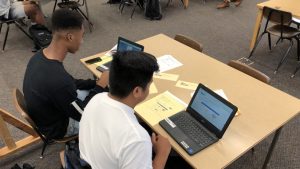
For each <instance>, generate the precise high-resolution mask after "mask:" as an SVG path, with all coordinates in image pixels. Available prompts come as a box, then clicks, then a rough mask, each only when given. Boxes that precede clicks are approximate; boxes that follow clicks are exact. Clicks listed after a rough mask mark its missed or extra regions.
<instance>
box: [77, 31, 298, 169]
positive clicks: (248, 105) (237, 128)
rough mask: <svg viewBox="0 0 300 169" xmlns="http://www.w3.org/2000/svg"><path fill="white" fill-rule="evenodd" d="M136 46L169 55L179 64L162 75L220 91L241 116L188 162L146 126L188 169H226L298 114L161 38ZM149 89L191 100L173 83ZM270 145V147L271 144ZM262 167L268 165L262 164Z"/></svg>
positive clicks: (278, 96)
mask: <svg viewBox="0 0 300 169" xmlns="http://www.w3.org/2000/svg"><path fill="white" fill-rule="evenodd" d="M138 43H140V44H142V45H144V47H145V51H146V52H149V53H151V54H153V55H155V56H156V57H159V56H162V55H164V54H171V55H172V56H174V57H175V58H176V59H177V60H178V61H180V62H181V63H183V64H184V66H181V67H178V68H176V69H173V70H170V71H168V73H172V74H179V75H180V77H179V80H184V81H189V82H194V83H203V84H205V85H207V86H208V87H209V88H211V89H213V90H215V89H223V90H224V92H225V94H226V96H227V97H228V98H229V101H230V102H232V103H233V104H235V105H236V106H237V107H238V108H239V111H240V113H241V115H239V116H237V117H235V118H234V119H233V121H232V122H231V124H230V125H229V127H228V129H227V131H226V132H225V134H224V136H223V138H222V139H221V140H219V141H218V142H217V143H215V144H213V145H211V146H209V147H208V148H206V149H204V150H202V151H200V152H199V153H197V154H195V155H193V156H189V155H188V154H187V153H186V152H185V151H184V150H183V149H182V148H181V147H180V146H179V145H178V144H177V143H176V142H175V141H174V140H173V139H172V138H171V137H170V136H169V135H168V134H167V133H166V132H165V131H164V130H163V129H162V128H161V127H160V126H159V125H158V124H156V125H154V126H151V127H152V128H153V129H154V130H155V131H156V132H157V133H159V134H162V135H164V136H167V137H168V138H169V140H170V142H171V144H172V147H173V148H174V149H175V150H176V151H177V152H178V153H179V154H180V155H181V156H182V157H183V158H184V159H185V160H186V161H187V162H188V163H189V164H190V165H191V166H193V167H194V168H199V169H219V168H224V167H226V166H228V165H229V164H231V163H232V162H233V161H235V160H236V159H237V158H239V157H240V156H242V155H243V154H244V153H246V152H247V151H248V150H250V149H251V148H252V147H254V146H255V145H256V144H258V143H259V142H261V141H262V140H264V139H265V138H266V137H267V136H269V135H270V134H272V133H273V132H274V131H276V130H278V129H279V130H278V132H277V133H278V134H279V131H280V128H281V127H282V126H283V125H284V124H285V123H287V122H288V121H289V120H291V119H292V118H293V117H295V116H296V115H297V114H298V112H299V110H300V100H298V99H297V98H295V97H293V96H290V95H288V94H286V93H284V92H282V91H280V90H278V89H276V88H273V87H272V86H269V85H267V84H265V83H262V82H260V81H258V80H256V79H254V78H252V77H250V76H248V75H246V74H243V73H241V72H239V71H238V70H235V69H233V68H231V67H229V66H227V65H226V64H223V63H221V62H219V61H217V60H215V59H213V58H212V57H209V56H207V55H205V54H203V53H199V52H197V51H196V50H194V49H192V48H189V47H187V46H185V45H183V44H181V43H179V42H177V41H175V40H173V39H171V38H169V37H167V36H165V35H163V34H159V35H156V36H153V37H150V38H147V39H144V40H141V41H139V42H138ZM92 57H95V56H92ZM88 58H91V57H88ZM88 58H84V59H81V62H82V63H83V64H84V65H85V66H86V67H87V68H88V69H89V70H91V71H92V72H93V73H94V75H96V76H99V75H100V73H99V72H98V71H97V70H95V66H94V65H86V64H85V63H84V61H85V60H86V59H88ZM154 83H155V84H156V86H157V89H158V93H162V92H164V91H166V90H168V91H170V92H171V93H172V94H174V95H176V96H177V97H179V98H180V99H181V100H183V101H185V102H186V103H188V102H189V101H190V99H191V92H192V91H191V90H187V89H181V88H177V87H175V83H176V82H174V81H167V80H160V79H154ZM153 96H155V94H152V95H149V97H148V98H147V99H150V98H152V97H153ZM137 114H138V116H139V117H141V118H142V119H143V120H144V121H145V122H147V119H145V118H143V112H137ZM154 115H155V114H154ZM278 134H276V135H277V136H278ZM273 143H276V139H275V141H274V142H273ZM274 145H275V144H274ZM272 148H273V147H272ZM270 152H272V151H270ZM270 154H271V153H270ZM270 154H269V155H270ZM267 162H268V160H266V164H267Z"/></svg>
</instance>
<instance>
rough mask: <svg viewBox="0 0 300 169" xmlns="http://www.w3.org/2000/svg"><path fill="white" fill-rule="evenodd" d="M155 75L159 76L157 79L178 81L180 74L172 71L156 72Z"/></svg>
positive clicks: (155, 76)
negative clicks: (171, 72)
mask: <svg viewBox="0 0 300 169" xmlns="http://www.w3.org/2000/svg"><path fill="white" fill-rule="evenodd" d="M153 77H154V78H157V79H164V80H170V81H176V80H177V79H178V77H179V75H176V74H170V73H156V74H154V75H153Z"/></svg>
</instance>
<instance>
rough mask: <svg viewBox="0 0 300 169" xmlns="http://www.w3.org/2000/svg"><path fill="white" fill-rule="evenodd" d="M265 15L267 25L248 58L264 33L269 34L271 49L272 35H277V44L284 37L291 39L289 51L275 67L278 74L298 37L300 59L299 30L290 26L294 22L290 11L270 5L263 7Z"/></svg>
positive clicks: (299, 57) (299, 55)
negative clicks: (294, 40) (270, 24)
mask: <svg viewBox="0 0 300 169" xmlns="http://www.w3.org/2000/svg"><path fill="white" fill-rule="evenodd" d="M263 16H264V17H265V18H266V19H267V21H266V25H265V28H264V31H263V33H262V34H261V35H260V36H259V37H258V39H257V41H256V42H255V45H254V47H253V49H252V51H251V52H250V55H249V56H248V58H250V57H251V56H252V55H253V52H254V51H255V49H256V47H257V45H258V43H259V42H260V40H261V39H262V37H263V35H264V34H268V41H269V49H270V50H271V49H272V48H271V35H273V36H277V37H278V40H277V42H276V45H277V44H278V43H279V41H282V40H284V39H286V40H289V41H290V46H289V47H288V49H287V51H286V52H285V54H284V55H283V57H282V58H281V60H280V62H279V64H278V66H277V68H276V69H275V71H274V73H275V74H276V73H277V71H278V69H279V68H280V66H281V65H282V63H283V62H284V61H285V59H286V58H287V56H288V54H289V52H290V50H291V48H292V46H293V44H294V42H293V39H296V41H297V45H298V47H297V49H298V50H297V56H298V61H299V60H300V41H299V37H298V36H299V34H300V32H299V30H298V29H296V28H293V27H291V26H290V24H291V22H292V14H291V13H290V12H285V11H281V10H277V9H273V8H269V7H264V8H263ZM270 22H271V23H273V24H274V25H272V26H268V25H269V23H270Z"/></svg>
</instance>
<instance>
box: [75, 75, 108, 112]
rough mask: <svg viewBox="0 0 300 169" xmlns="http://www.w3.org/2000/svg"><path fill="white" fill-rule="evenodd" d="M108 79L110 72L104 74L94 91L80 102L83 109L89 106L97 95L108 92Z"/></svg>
mask: <svg viewBox="0 0 300 169" xmlns="http://www.w3.org/2000/svg"><path fill="white" fill-rule="evenodd" d="M108 78H109V72H108V71H105V72H103V73H102V75H101V77H100V79H98V80H97V81H96V85H95V86H94V88H93V89H91V90H90V91H89V94H88V95H87V96H86V97H85V99H84V100H83V101H81V102H78V104H79V106H80V107H81V108H84V107H85V106H86V105H87V103H88V102H89V101H90V100H91V98H92V97H93V96H95V95H96V94H98V93H102V92H108Z"/></svg>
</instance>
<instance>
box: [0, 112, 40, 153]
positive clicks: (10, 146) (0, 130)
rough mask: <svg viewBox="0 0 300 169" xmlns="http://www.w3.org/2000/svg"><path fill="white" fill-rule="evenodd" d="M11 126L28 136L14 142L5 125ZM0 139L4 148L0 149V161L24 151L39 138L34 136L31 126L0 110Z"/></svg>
mask: <svg viewBox="0 0 300 169" xmlns="http://www.w3.org/2000/svg"><path fill="white" fill-rule="evenodd" d="M5 122H6V123H8V124H11V125H12V126H14V127H16V128H18V129H20V130H21V131H23V132H25V133H27V134H29V136H26V137H25V138H22V139H21V140H18V141H14V139H13V137H12V134H11V132H10V131H9V129H8V126H7V125H6V124H5ZM0 138H1V139H2V141H3V142H4V144H5V146H4V147H1V148H0V159H1V158H4V157H6V156H8V155H10V154H13V153H15V152H17V151H20V150H22V149H24V148H25V147H28V146H30V145H32V144H35V143H37V142H38V141H40V137H39V136H38V135H37V134H36V132H35V131H34V130H33V128H32V127H31V126H29V125H28V124H26V123H24V122H23V121H22V120H19V119H18V118H16V117H15V116H13V115H12V114H11V113H9V112H7V111H5V110H3V109H1V108H0Z"/></svg>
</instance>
